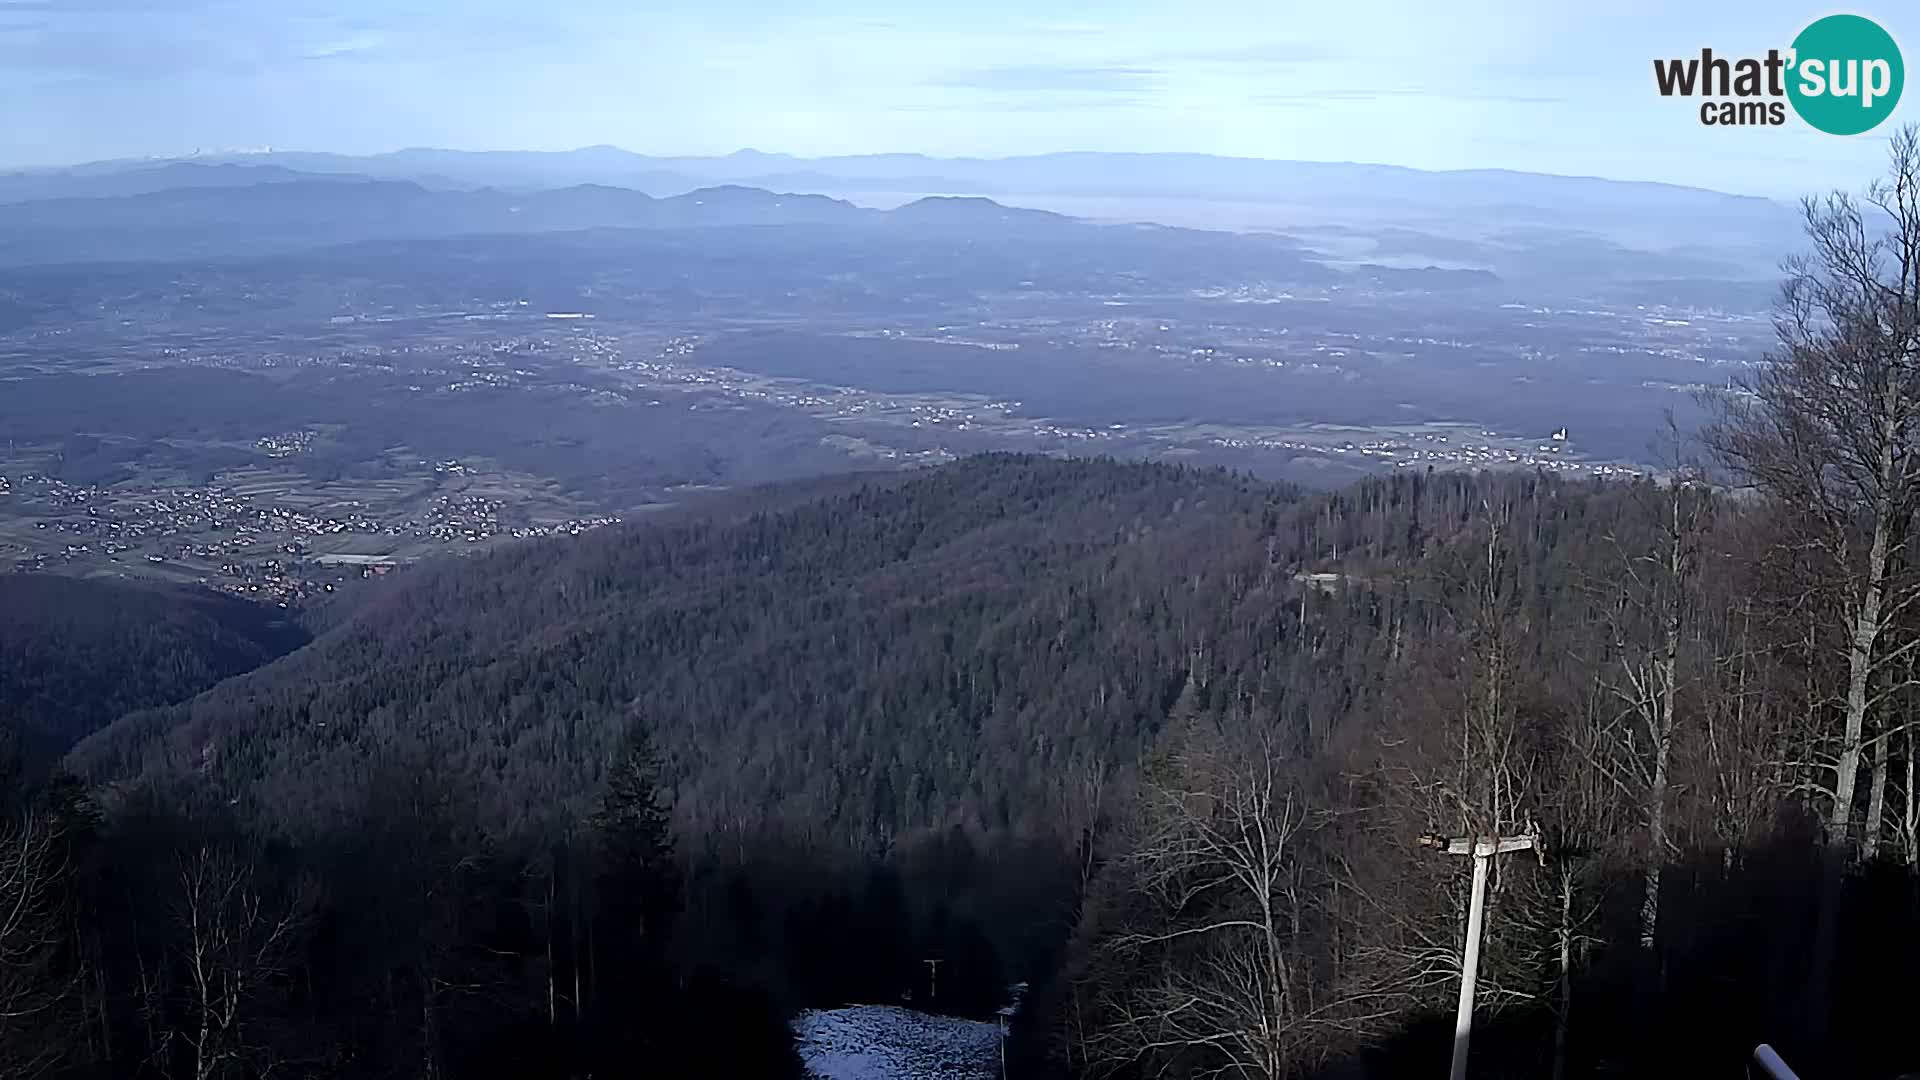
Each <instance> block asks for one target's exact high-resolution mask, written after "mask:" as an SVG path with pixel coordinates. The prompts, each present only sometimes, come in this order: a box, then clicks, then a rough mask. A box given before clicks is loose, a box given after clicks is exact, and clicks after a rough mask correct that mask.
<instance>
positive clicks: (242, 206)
mask: <svg viewBox="0 0 1920 1080" xmlns="http://www.w3.org/2000/svg"><path fill="white" fill-rule="evenodd" d="M193 179H195V180H198V179H203V178H201V177H198V176H195V177H193ZM204 179H208V180H211V181H213V182H212V183H210V184H209V185H208V186H194V187H171V188H162V189H158V190H153V191H142V192H136V193H130V194H125V195H90V196H79V197H62V198H50V199H39V200H34V201H30V202H19V203H0V232H3V233H4V235H5V237H6V239H5V241H4V242H0V259H4V260H5V261H7V262H14V263H26V262H55V261H67V262H74V261H83V260H87V259H127V258H178V257H197V256H209V255H233V254H261V253H267V252H276V251H295V250H301V249H305V248H312V247H320V246H326V245H332V244H344V243H350V242H353V241H357V240H374V239H397V238H409V237H411V238H420V237H434V236H465V235H478V234H498V233H510V234H525V233H547V232H570V231H576V230H581V229H595V228H605V229H675V228H679V229H688V228H713V227H727V226H748V225H762V226H777V225H873V226H881V225H886V224H889V223H891V224H896V225H908V224H911V225H920V226H935V225H938V226H959V227H968V226H971V227H980V226H998V227H1006V226H1010V225H1016V224H1017V225H1019V226H1021V227H1023V228H1029V229H1031V228H1046V227H1048V226H1053V225H1065V224H1070V223H1071V222H1072V220H1073V219H1071V218H1068V217H1065V216H1063V215H1060V214H1053V213H1048V212H1046V211H1044V210H1014V209H1009V208H1007V207H1004V206H1001V205H999V204H998V203H995V202H993V201H991V200H988V199H981V198H970V199H947V198H927V199H921V200H918V201H916V202H910V203H907V204H906V205H904V206H901V207H898V208H895V209H893V210H874V209H868V208H864V207H859V206H855V205H853V204H852V203H849V202H846V201H844V200H841V199H834V198H829V197H827V196H825V195H812V194H781V193H776V192H772V191H766V190H763V189H760V188H754V187H746V186H742V185H738V184H727V185H721V186H715V187H704V188H699V189H696V190H693V191H689V192H686V193H684V194H679V195H673V196H669V197H666V198H655V197H653V196H651V195H648V194H646V193H645V192H642V191H636V190H632V189H629V188H618V187H608V186H603V185H576V186H570V187H562V188H554V189H549V190H541V191H527V192H509V191H500V190H495V189H492V188H484V189H481V190H477V191H447V190H436V189H431V188H428V187H424V186H422V185H420V184H418V183H415V182H413V181H410V180H370V179H365V178H356V177H317V178H308V177H297V178H275V177H269V178H266V179H264V180H263V181H262V182H256V183H252V184H246V185H239V184H234V183H228V182H226V181H230V180H232V179H235V178H234V177H232V176H229V175H227V174H223V173H217V172H216V173H214V174H213V175H212V176H209V177H205V178H204Z"/></svg>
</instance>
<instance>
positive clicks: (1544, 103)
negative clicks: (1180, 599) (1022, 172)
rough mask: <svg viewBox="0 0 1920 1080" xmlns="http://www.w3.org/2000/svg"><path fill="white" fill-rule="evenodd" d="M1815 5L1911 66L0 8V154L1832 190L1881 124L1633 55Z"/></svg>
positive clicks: (1264, 41) (1195, 25)
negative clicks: (794, 162) (547, 160)
mask: <svg viewBox="0 0 1920 1080" xmlns="http://www.w3.org/2000/svg"><path fill="white" fill-rule="evenodd" d="M1833 10H1853V11H1857V12H1859V13H1861V14H1865V15H1869V16H1871V17H1873V18H1875V19H1878V20H1879V21H1880V22H1881V24H1882V25H1883V26H1886V27H1887V28H1888V29H1889V30H1890V31H1892V33H1893V34H1894V36H1895V38H1896V39H1897V40H1899V41H1901V42H1902V43H1903V44H1904V45H1905V46H1906V49H1907V56H1908V60H1909V62H1915V61H1920V5H1916V4H1913V3H1911V2H1910V0H1902V2H1900V3H1891V2H1887V0H1870V2H1867V3H1864V4H1855V5H1853V6H1851V7H1849V8H1844V9H1835V8H1826V7H1820V6H1813V5H1809V4H1805V3H1792V2H1783V0H1739V2H1726V3H1722V2H1713V3H1706V2H1699V0H1606V2H1598V0H1581V2H1578V3H1572V2H1562V0H1512V2H1507V3H1490V2H1474V0H1450V2H1433V0H1408V2H1389V0H1321V2H1315V3H1296V2H1291V0H1272V2H1267V3H1207V2H1205V0H1190V2H1186V3H1179V2H1171V0H1167V2H1156V3H1135V2H1130V0H1108V2H1105V3H1098V4H1081V3H1048V2H1046V0H965V2H959V0H941V2H938V3H916V2H915V0H892V2H889V3H877V2H868V0H844V2H838V3H807V2H805V0H787V2H761V0H702V2H698V3H684V2H678V0H672V2H649V0H626V2H603V0H585V2H567V0H544V2H542V0H326V2H308V0H285V2H280V0H0V109H3V110H4V111H3V112H0V164H6V165H22V164H51V163H60V162H71V161H80V160H88V159H95V158H103V157H118V156H141V155H174V154H181V153H187V152H191V151H193V150H195V149H196V148H202V149H208V150H212V149H229V148H237V147H257V146H264V145H271V146H274V147H279V148H286V149H303V150H339V151H345V152H356V153H358V152H371V151H380V150H391V149H396V148H400V147H406V146H446V147H458V148H471V149H486V148H527V149H564V148H569V147H575V146H582V145H588V144H594V143H613V144H616V145H619V146H623V147H626V148H628V149H632V150H637V151H641V152H648V153H666V154H692V153H725V152H727V151H731V150H734V149H738V148H740V147H743V146H751V147H755V148H757V149H761V150H769V151H776V150H778V151H787V152H791V153H796V154H807V155H815V154H834V153H863V152H874V151H919V152H924V153H930V154H942V155H948V154H961V155H988V156H998V155H1006V154H1020V153H1034V152H1043V151H1049V150H1068V149H1073V150H1186V151H1204V152H1212V153H1221V154H1238V155H1246V156H1254V157H1280V158H1305V159H1314V160H1350V161H1377V162H1387V163H1392V164H1400V165H1412V166H1417V167H1422V168H1468V167H1488V166H1491V167H1504V168H1514V169H1529V170H1537V171H1543V172H1562V173H1579V174H1591V175H1600V176H1611V177H1622V178H1636V179H1657V180H1668V181H1673V182H1678V183H1690V184H1700V185H1703V186H1711V187H1718V188H1723V189H1727V190H1735V191H1754V192H1760V193H1766V194H1786V193H1792V192H1797V191H1801V190H1804V189H1807V188H1825V187H1831V186H1834V185H1843V186H1849V187H1851V186H1855V185H1856V184H1857V183H1858V182H1860V181H1861V180H1863V179H1864V178H1865V177H1866V176H1868V175H1870V174H1871V173H1872V172H1873V171H1874V170H1875V169H1876V168H1877V167H1878V165H1879V162H1880V160H1881V158H1882V154H1883V147H1882V137H1883V136H1884V135H1885V134H1886V132H1887V131H1888V130H1889V129H1890V128H1891V126H1892V125H1891V124H1888V125H1886V126H1883V127H1882V128H1881V129H1880V130H1879V131H1877V132H1875V133H1874V134H1873V135H1870V136H1866V137H1861V138H1856V139H1843V138H1838V137H1834V136H1828V135H1822V134H1819V133H1817V132H1814V131H1811V130H1810V129H1807V128H1805V127H1804V126H1801V125H1800V124H1798V122H1797V121H1795V122H1793V123H1792V124H1790V125H1789V126H1788V127H1787V128H1785V129H1780V128H1747V129H1713V128H1704V127H1702V126H1701V125H1700V124H1699V122H1698V119H1697V116H1696V114H1695V107H1694V106H1692V105H1689V104H1687V103H1686V102H1683V101H1679V100H1662V99H1660V98H1659V97H1658V96H1657V95H1656V94H1655V93H1654V91H1653V79H1652V74H1651V71H1652V69H1651V61H1652V59H1653V58H1654V57H1655V56H1680V55H1686V54H1688V53H1694V54H1697V53H1698V51H1699V49H1700V47H1701V46H1703V45H1711V46H1713V47H1714V49H1715V50H1716V51H1717V52H1723V53H1730V54H1735V55H1744V54H1748V53H1761V52H1764V51H1765V49H1766V48H1767V47H1769V46H1780V47H1784V46H1786V45H1787V44H1788V43H1789V42H1790V41H1791V39H1792V37H1793V35H1794V34H1795V33H1796V32H1797V31H1798V30H1799V29H1800V28H1801V27H1802V26H1804V25H1805V24H1806V23H1808V22H1810V21H1811V20H1812V19H1814V18H1816V17H1818V16H1820V15H1824V14H1827V13H1829V12H1830V11H1833ZM1915 94H1920V90H1917V91H1914V92H1913V93H1909V94H1908V95H1907V97H1906V100H1903V101H1902V103H1901V107H1900V111H1899V114H1897V115H1896V117H1895V120H1896V121H1898V120H1901V119H1904V118H1907V117H1920V106H1916V105H1915V104H1914V103H1913V98H1914V96H1915Z"/></svg>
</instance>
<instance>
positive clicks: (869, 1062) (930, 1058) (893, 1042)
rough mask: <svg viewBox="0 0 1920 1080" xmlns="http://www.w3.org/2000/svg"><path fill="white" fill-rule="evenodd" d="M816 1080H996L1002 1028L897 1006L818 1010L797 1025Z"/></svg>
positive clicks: (796, 1031) (803, 1016) (802, 1017)
mask: <svg viewBox="0 0 1920 1080" xmlns="http://www.w3.org/2000/svg"><path fill="white" fill-rule="evenodd" d="M793 1032H794V1035H795V1037H796V1039H797V1040H798V1042H799V1048H800V1058H801V1060H802V1061H804V1062H805V1063H806V1066H807V1072H808V1074H809V1075H811V1076H813V1077H815V1078H816V1080H996V1078H997V1077H998V1076H999V1075H1000V1028H999V1025H997V1024H993V1023H983V1022H981V1021H978V1020H962V1019H959V1018H957V1017H952V1016H929V1015H928V1014H926V1013H919V1012H914V1011H913V1010H911V1009H900V1008H895V1007H893V1006H891V1005H854V1006H851V1007H849V1008H845V1009H813V1010H809V1011H807V1012H803V1013H801V1014H800V1015H799V1016H798V1017H796V1018H795V1019H794V1021H793Z"/></svg>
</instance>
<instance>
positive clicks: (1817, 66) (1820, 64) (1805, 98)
mask: <svg viewBox="0 0 1920 1080" xmlns="http://www.w3.org/2000/svg"><path fill="white" fill-rule="evenodd" d="M1788 63H1790V64H1791V65H1792V71H1791V74H1790V75H1789V77H1788V79H1787V99H1788V100H1789V101H1791V102H1793V111H1794V112H1797V113H1799V114H1800V119H1802V120H1805V121H1806V122H1807V123H1809V124H1811V125H1813V126H1814V127H1816V128H1819V129H1820V130H1821V131H1824V132H1826V133H1827V134H1829V135H1858V134H1860V133H1861V132H1863V131H1872V130H1873V129H1874V127H1875V126H1877V125H1878V124H1879V123H1880V121H1882V120H1885V119H1886V118H1887V117H1888V116H1891V115H1892V114H1893V107H1894V106H1895V105H1897V104H1899V102H1900V88H1901V87H1902V86H1904V85H1905V84H1906V81H1907V72H1906V65H1904V64H1902V63H1901V62H1900V47H1899V46H1898V45H1895V44H1894V43H1893V35H1891V34H1889V33H1887V32H1886V31H1885V30H1882V29H1881V28H1880V24H1879V23H1876V22H1874V21H1873V20H1872V19H1868V18H1863V17H1861V16H1859V15H1829V16H1827V17H1826V18H1824V19H1819V20H1817V21H1815V22H1814V23H1813V24H1811V25H1809V26H1808V27H1807V28H1806V29H1805V30H1802V31H1800V36H1799V37H1796V38H1794V39H1793V58H1792V59H1791V60H1790V61H1788Z"/></svg>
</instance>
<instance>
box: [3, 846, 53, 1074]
mask: <svg viewBox="0 0 1920 1080" xmlns="http://www.w3.org/2000/svg"><path fill="white" fill-rule="evenodd" d="M64 869H65V867H64V865H63V858H62V854H61V845H60V836H59V830H58V827H57V826H56V825H55V824H54V823H53V822H52V821H51V820H49V819H48V818H47V817H46V816H44V815H40V814H32V813H27V814H21V815H19V816H18V817H17V818H15V819H14V820H12V821H8V822H6V823H5V824H3V825H0V1074H4V1075H5V1076H7V1077H20V1078H31V1077H35V1076H39V1075H42V1074H44V1073H45V1072H46V1071H48V1070H49V1069H51V1068H52V1067H53V1065H54V1063H55V1056H56V1048H55V1044H54V1042H53V1041H52V1040H49V1039H47V1038H44V1037H43V1035H44V1033H45V1026H46V1024H47V1021H48V1019H49V1016H50V1014H51V1013H52V1011H53V1010H54V1009H55V1008H56V1007H57V1006H58V1004H59V1001H60V995H61V988H60V987H58V986H56V985H53V980H54V976H53V974H52V973H51V971H50V966H51V965H50V960H51V956H52V953H53V951H54V949H55V948H56V947H57V946H58V944H59V940H60V930H61V920H60V915H59V912H58V911H56V910H55V907H56V890H57V886H58V882H59V878H60V875H61V874H62V873H63V872H64Z"/></svg>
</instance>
